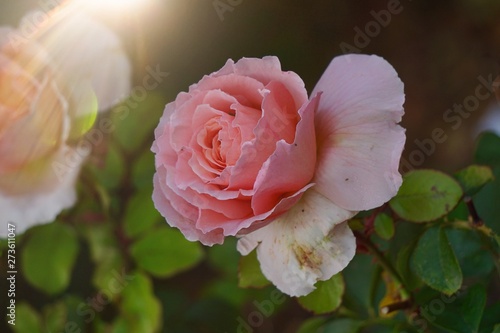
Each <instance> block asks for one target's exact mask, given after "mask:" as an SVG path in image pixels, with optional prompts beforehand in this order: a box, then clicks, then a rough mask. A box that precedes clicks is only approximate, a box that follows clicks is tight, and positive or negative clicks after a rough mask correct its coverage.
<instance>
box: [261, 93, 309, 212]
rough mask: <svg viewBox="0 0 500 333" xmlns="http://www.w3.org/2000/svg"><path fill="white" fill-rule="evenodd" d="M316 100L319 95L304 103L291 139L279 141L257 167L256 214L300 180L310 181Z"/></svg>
mask: <svg viewBox="0 0 500 333" xmlns="http://www.w3.org/2000/svg"><path fill="white" fill-rule="evenodd" d="M318 102H319V95H318V96H316V97H314V98H313V99H311V101H310V102H309V103H308V104H305V105H304V106H303V108H302V109H301V110H300V111H299V115H300V116H301V120H300V121H299V123H298V124H297V130H296V131H297V132H296V134H295V140H294V142H292V143H287V142H286V141H285V140H280V141H278V143H277V144H276V151H275V152H274V153H273V154H272V155H271V156H270V157H269V159H268V160H267V161H266V162H265V163H264V165H263V166H262V169H261V170H260V171H259V174H258V176H257V180H256V182H255V186H254V188H255V190H256V191H255V194H254V196H253V199H252V208H253V210H254V212H255V213H256V214H260V213H261V212H265V211H267V210H269V209H270V208H272V205H274V203H275V202H276V201H277V200H278V199H279V198H280V197H282V196H283V195H285V194H286V193H294V192H295V191H297V190H299V189H300V188H301V187H302V186H303V185H302V184H306V183H308V182H310V181H311V179H312V177H313V175H314V168H315V166H316V141H315V134H314V113H315V110H316V107H317V105H318ZM285 125H288V124H287V123H284V124H283V126H285ZM290 166H294V167H290Z"/></svg>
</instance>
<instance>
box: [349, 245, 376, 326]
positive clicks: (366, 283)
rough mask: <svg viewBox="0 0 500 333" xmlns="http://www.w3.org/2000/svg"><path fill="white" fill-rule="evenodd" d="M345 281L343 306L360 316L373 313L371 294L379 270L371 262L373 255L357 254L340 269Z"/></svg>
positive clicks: (373, 290) (372, 293)
mask: <svg viewBox="0 0 500 333" xmlns="http://www.w3.org/2000/svg"><path fill="white" fill-rule="evenodd" d="M342 275H343V276H344V281H345V285H346V286H345V296H344V302H343V304H342V305H343V306H345V307H347V308H348V309H349V310H352V311H354V312H356V313H358V314H359V315H360V316H370V315H374V304H373V297H372V296H373V295H374V293H375V288H376V282H377V281H378V280H380V279H379V276H380V270H379V269H378V268H377V265H374V264H373V257H372V256H370V255H367V254H357V255H355V256H354V258H353V259H352V260H351V262H350V263H349V265H347V267H346V268H345V269H344V270H343V271H342Z"/></svg>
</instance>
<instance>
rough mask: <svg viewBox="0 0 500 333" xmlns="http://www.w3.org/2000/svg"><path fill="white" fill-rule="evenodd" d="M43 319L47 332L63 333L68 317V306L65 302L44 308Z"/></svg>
mask: <svg viewBox="0 0 500 333" xmlns="http://www.w3.org/2000/svg"><path fill="white" fill-rule="evenodd" d="M43 317H44V322H45V330H46V331H47V332H63V331H64V325H65V324H66V319H67V317H68V309H67V308H66V304H64V302H57V303H55V304H50V305H46V306H45V307H44V308H43Z"/></svg>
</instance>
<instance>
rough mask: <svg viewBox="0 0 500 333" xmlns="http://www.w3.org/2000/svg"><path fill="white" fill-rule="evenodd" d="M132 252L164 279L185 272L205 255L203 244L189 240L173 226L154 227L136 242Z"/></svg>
mask: <svg viewBox="0 0 500 333" xmlns="http://www.w3.org/2000/svg"><path fill="white" fill-rule="evenodd" d="M130 253H131V255H132V257H133V258H134V259H135V261H136V263H137V265H138V266H139V267H141V268H142V269H144V270H146V271H147V272H149V273H151V274H152V275H154V276H156V277H163V278H165V277H170V276H172V275H175V274H177V273H180V272H182V271H185V270H187V269H189V268H191V267H193V266H195V265H196V264H197V263H198V262H200V260H201V259H202V258H203V250H202V248H201V245H200V244H199V243H194V242H189V241H188V240H186V239H185V238H184V236H183V235H182V234H181V233H180V232H179V231H178V230H177V229H173V228H169V227H162V228H158V229H156V230H151V231H150V232H149V233H147V234H146V235H145V236H144V237H142V238H141V239H139V240H138V241H136V242H135V243H134V244H133V245H132V247H131V248H130Z"/></svg>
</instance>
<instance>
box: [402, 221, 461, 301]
mask: <svg viewBox="0 0 500 333" xmlns="http://www.w3.org/2000/svg"><path fill="white" fill-rule="evenodd" d="M410 267H411V269H412V270H413V271H414V272H415V274H416V275H417V276H418V277H419V278H420V279H422V281H424V282H425V283H426V284H427V285H429V286H430V287H432V288H434V289H436V290H439V291H441V292H443V293H445V294H447V295H451V294H453V293H454V292H456V291H457V290H458V289H459V288H460V286H461V285H462V271H461V269H460V266H459V264H458V260H457V258H456V256H455V254H454V252H453V248H452V247H451V245H450V241H449V240H448V237H447V235H446V232H445V230H444V229H443V228H442V227H441V226H439V225H435V226H433V227H431V228H429V229H427V230H426V231H425V233H424V234H423V235H422V236H420V238H419V240H418V243H417V246H416V248H415V251H414V252H413V255H412V256H411V259H410Z"/></svg>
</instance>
